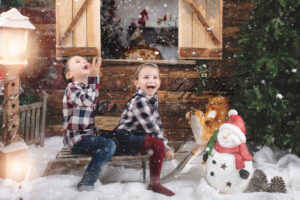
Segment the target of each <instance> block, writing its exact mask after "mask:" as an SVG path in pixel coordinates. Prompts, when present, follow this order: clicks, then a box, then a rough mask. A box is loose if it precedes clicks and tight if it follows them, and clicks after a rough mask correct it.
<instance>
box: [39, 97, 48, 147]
mask: <svg viewBox="0 0 300 200" xmlns="http://www.w3.org/2000/svg"><path fill="white" fill-rule="evenodd" d="M47 98H48V94H47V93H45V92H43V107H42V113H41V114H42V116H41V123H40V142H39V145H40V146H42V147H43V146H44V139H45V126H46V112H47Z"/></svg>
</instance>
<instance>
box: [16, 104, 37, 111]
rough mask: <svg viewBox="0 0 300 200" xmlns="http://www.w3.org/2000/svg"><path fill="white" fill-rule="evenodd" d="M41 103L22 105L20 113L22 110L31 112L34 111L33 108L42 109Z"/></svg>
mask: <svg viewBox="0 0 300 200" xmlns="http://www.w3.org/2000/svg"><path fill="white" fill-rule="evenodd" d="M42 105H43V104H42V102H36V103H31V104H28V105H23V106H21V107H20V109H21V111H23V110H31V109H35V108H40V107H42Z"/></svg>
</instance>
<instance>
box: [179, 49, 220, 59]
mask: <svg viewBox="0 0 300 200" xmlns="http://www.w3.org/2000/svg"><path fill="white" fill-rule="evenodd" d="M179 54H180V56H182V57H189V58H194V57H202V58H212V57H213V58H215V59H221V58H222V49H207V48H183V47H180V48H179Z"/></svg>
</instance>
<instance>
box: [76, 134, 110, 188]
mask: <svg viewBox="0 0 300 200" xmlns="http://www.w3.org/2000/svg"><path fill="white" fill-rule="evenodd" d="M115 150H116V144H115V143H114V141H112V140H111V139H109V138H104V137H101V136H93V135H89V136H86V137H84V138H83V139H82V140H80V141H78V142H77V143H75V144H74V145H73V147H72V150H71V152H72V154H88V155H92V159H91V161H90V163H89V165H88V167H87V169H86V171H85V173H84V175H83V177H82V179H81V181H80V182H79V184H78V187H79V186H81V185H89V186H94V184H95V182H96V181H97V179H98V178H99V175H100V172H101V170H102V168H103V166H104V164H105V163H106V162H107V161H108V160H109V159H110V158H111V157H112V156H113V155H114V153H115Z"/></svg>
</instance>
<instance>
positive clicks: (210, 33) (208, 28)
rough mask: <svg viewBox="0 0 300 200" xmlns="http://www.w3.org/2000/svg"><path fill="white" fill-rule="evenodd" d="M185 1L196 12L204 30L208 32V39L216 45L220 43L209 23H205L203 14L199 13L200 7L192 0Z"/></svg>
mask: <svg viewBox="0 0 300 200" xmlns="http://www.w3.org/2000/svg"><path fill="white" fill-rule="evenodd" d="M186 1H187V2H188V3H189V4H190V6H191V8H192V10H193V12H194V13H195V14H196V16H197V18H198V19H199V21H200V22H201V24H202V26H203V27H204V29H205V31H206V32H207V33H208V35H209V37H210V39H211V40H212V41H213V43H214V44H215V45H218V44H219V43H220V42H219V40H218V38H217V37H216V35H215V33H214V31H213V30H212V28H211V25H209V24H208V23H207V21H206V19H205V17H204V15H203V14H202V13H201V11H200V9H199V8H198V7H197V5H196V4H195V2H194V0H186ZM193 30H194V29H193Z"/></svg>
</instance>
